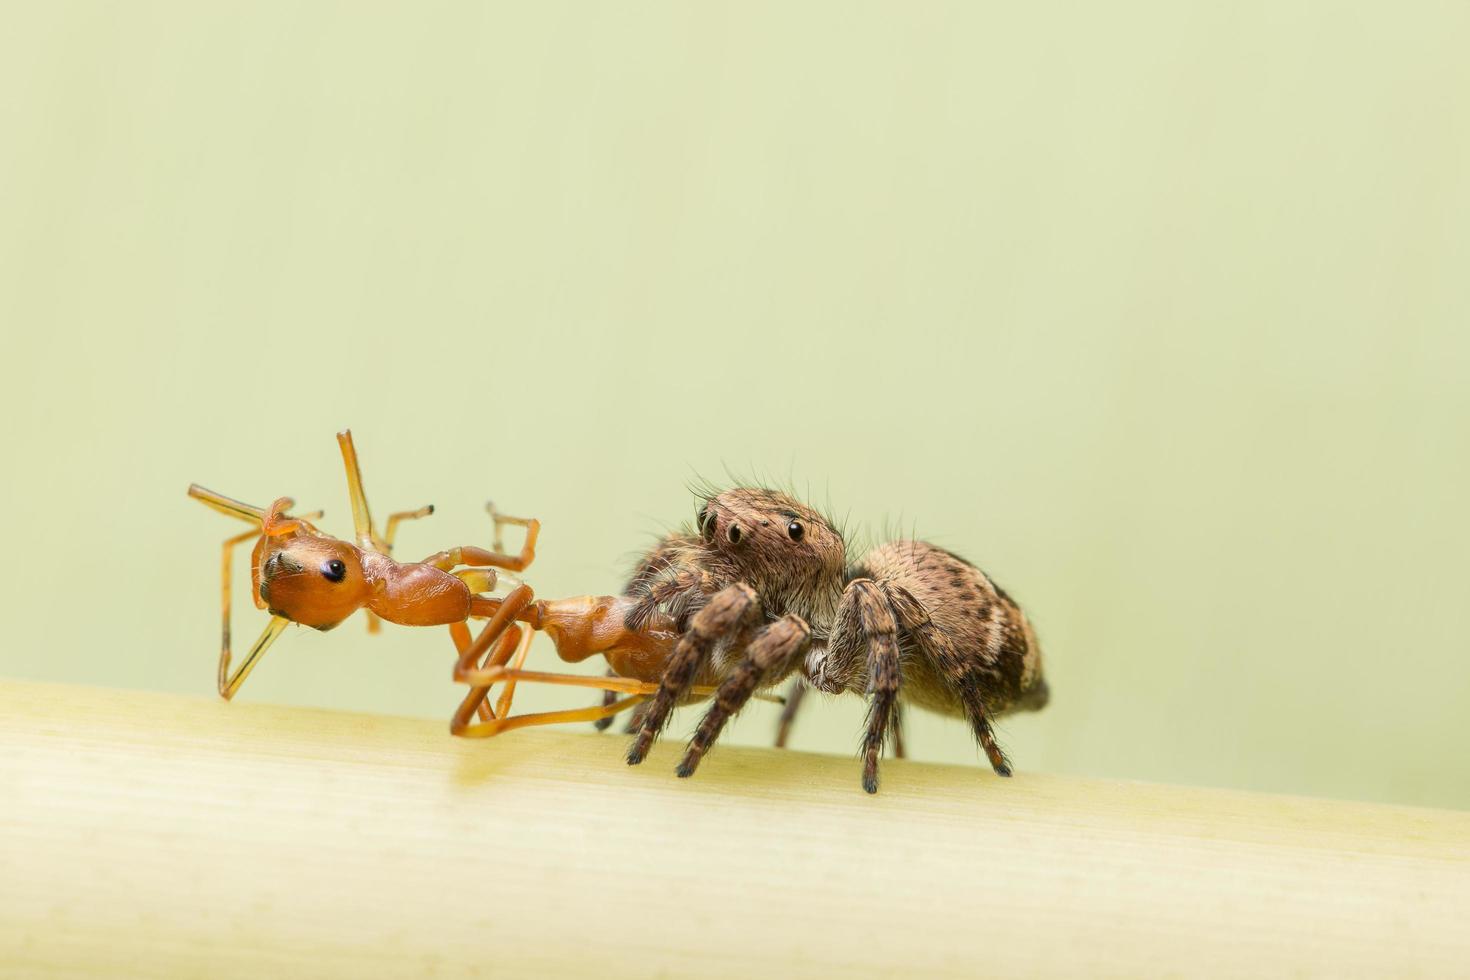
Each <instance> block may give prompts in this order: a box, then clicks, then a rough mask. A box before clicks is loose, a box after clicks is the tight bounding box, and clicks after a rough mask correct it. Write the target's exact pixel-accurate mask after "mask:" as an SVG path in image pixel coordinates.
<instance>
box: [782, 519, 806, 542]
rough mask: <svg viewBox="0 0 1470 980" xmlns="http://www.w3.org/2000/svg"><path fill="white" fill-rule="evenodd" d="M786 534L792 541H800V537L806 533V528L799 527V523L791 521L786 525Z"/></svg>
mask: <svg viewBox="0 0 1470 980" xmlns="http://www.w3.org/2000/svg"><path fill="white" fill-rule="evenodd" d="M786 533H787V534H789V535H790V536H791V540H792V541H800V540H801V536H802V535H803V534H805V533H806V528H804V527H802V526H801V522H800V521H792V522H791V523H790V524H787V525H786Z"/></svg>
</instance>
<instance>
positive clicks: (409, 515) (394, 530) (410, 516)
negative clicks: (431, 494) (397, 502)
mask: <svg viewBox="0 0 1470 980" xmlns="http://www.w3.org/2000/svg"><path fill="white" fill-rule="evenodd" d="M432 513H434V505H433V504H426V505H424V506H423V507H420V508H419V509H418V510H400V511H398V512H397V513H396V514H389V515H388V520H387V523H385V524H384V525H383V544H384V545H386V546H387V548H388V554H390V555H391V554H392V553H393V539H394V538H396V537H397V536H398V525H399V524H401V523H402V522H404V521H417V520H421V519H422V518H425V517H428V516H429V515H430V514H432Z"/></svg>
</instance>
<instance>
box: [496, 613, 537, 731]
mask: <svg viewBox="0 0 1470 980" xmlns="http://www.w3.org/2000/svg"><path fill="white" fill-rule="evenodd" d="M512 628H513V629H516V630H519V631H520V633H521V638H520V641H519V642H517V643H516V649H515V653H513V654H512V655H511V658H510V669H511V671H512V672H515V671H519V670H520V669H521V668H522V667H523V666H525V663H526V654H528V653H530V652H531V638H532V637H534V636H535V635H536V634H535V631H534V630H530V629H524V630H522V629H520V627H518V626H517V627H512ZM515 693H516V679H515V677H511V678H509V679H508V680H506V682H505V687H503V688H501V691H500V700H499V701H497V702H495V712H494V713H495V714H496V715H498V716H500V717H501V718H504V717H505V716H506V715H508V714H510V702H511V698H513V697H515Z"/></svg>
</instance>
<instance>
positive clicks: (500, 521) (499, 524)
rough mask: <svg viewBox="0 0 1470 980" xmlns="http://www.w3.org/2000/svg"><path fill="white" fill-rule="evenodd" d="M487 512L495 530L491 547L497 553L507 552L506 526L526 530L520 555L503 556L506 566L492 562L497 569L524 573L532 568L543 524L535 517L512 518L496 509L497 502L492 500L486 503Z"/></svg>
mask: <svg viewBox="0 0 1470 980" xmlns="http://www.w3.org/2000/svg"><path fill="white" fill-rule="evenodd" d="M485 512H486V513H487V514H489V515H490V523H491V525H492V527H493V528H494V532H493V537H492V538H491V539H490V546H491V547H492V548H494V549H495V550H496V551H497V552H502V553H503V552H504V551H505V540H504V538H503V537H502V536H501V529H502V528H504V527H505V525H507V524H509V525H512V526H513V527H523V528H525V529H526V539H525V540H524V541H523V542H521V550H520V553H519V554H517V555H515V556H514V557H511V556H508V555H504V554H502V556H501V557H503V558H505V559H506V562H505V563H504V564H502V563H500V562H492V564H494V565H495V567H496V568H504V569H506V570H507V571H511V572H524V571H525V570H526V569H527V568H528V567H530V564H531V562H533V561H535V560H536V538H537V537H538V536H539V535H540V534H541V522H540V521H538V520H537V519H536V518H534V517H511V516H510V515H509V514H502V513H501V512H500V511H498V510H496V509H495V502H494V501H492V500H487V501H485Z"/></svg>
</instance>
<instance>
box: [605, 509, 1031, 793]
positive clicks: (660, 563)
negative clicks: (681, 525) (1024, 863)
mask: <svg viewBox="0 0 1470 980" xmlns="http://www.w3.org/2000/svg"><path fill="white" fill-rule="evenodd" d="M623 601H624V602H626V603H628V605H627V606H626V609H627V612H626V616H625V619H624V625H625V628H626V630H627V631H628V632H629V633H631V634H639V633H646V632H647V631H648V630H649V629H650V624H651V623H653V622H655V621H657V622H660V623H665V624H672V626H673V630H674V632H675V633H676V634H678V635H679V640H678V642H677V644H676V645H674V647H673V649H672V652H671V653H669V654H668V656H667V659H666V661H665V662H664V663H663V664H662V665H661V668H662V669H661V675H660V676H659V677H658V678H657V680H658V691H657V693H656V694H654V695H653V697H652V699H651V700H650V701H648V702H647V703H646V704H644V705H642V706H641V708H642V710H641V711H640V713H639V714H638V715H637V716H635V719H634V724H633V725H632V726H631V729H632V730H633V731H634V732H636V736H635V738H634V740H633V744H632V746H631V748H630V749H629V751H628V763H629V765H637V764H638V763H640V762H642V761H643V760H644V758H645V757H646V756H647V754H648V751H649V749H650V747H651V746H652V745H653V742H654V739H655V738H657V737H658V735H659V733H660V732H661V731H662V730H663V728H664V726H665V725H666V724H667V723H668V720H669V716H670V714H671V712H672V711H673V709H674V707H675V706H676V705H678V704H681V703H685V702H686V701H688V700H691V697H690V692H691V689H692V687H693V686H694V685H696V684H698V685H718V691H717V692H716V694H715V697H714V701H713V703H712V704H711V705H710V707H709V709H708V710H707V711H706V713H705V715H704V718H703V719H702V720H701V722H700V724H699V728H698V730H697V731H696V732H695V734H694V737H693V738H692V739H691V740H690V742H689V746H688V750H687V752H686V753H685V755H684V758H683V761H682V762H680V764H679V767H678V774H679V775H680V776H690V775H693V773H694V771H695V769H696V768H697V767H698V765H699V761H700V759H701V758H703V757H704V754H705V753H706V752H707V751H709V748H710V746H711V745H712V744H713V743H714V741H715V739H716V738H717V737H718V736H719V734H720V731H721V729H722V728H723V727H724V725H725V722H726V721H727V720H729V718H730V716H731V715H733V714H734V713H735V712H737V711H739V710H740V708H741V707H743V706H744V704H745V702H746V701H747V700H749V698H750V697H751V695H752V694H753V693H755V691H756V690H757V689H760V688H765V687H769V686H772V685H775V684H777V683H779V682H780V681H782V680H783V679H785V678H787V677H789V676H791V675H793V674H796V673H798V672H799V674H800V679H799V680H798V684H800V683H802V682H805V683H808V684H810V685H811V686H813V687H815V688H817V689H818V690H820V691H824V692H827V693H839V692H842V691H851V692H853V693H855V694H859V695H865V696H866V697H867V698H868V704H869V710H868V717H867V724H866V730H865V733H864V736H863V742H862V750H863V788H864V789H866V790H867V791H868V792H869V793H873V792H876V791H877V789H878V757H879V754H880V753H881V750H882V747H883V743H884V740H885V738H886V737H887V736H888V735H889V734H890V733H893V734H895V735H896V734H897V727H898V718H899V712H898V705H899V698H900V695H901V696H902V697H903V699H904V700H905V701H906V702H912V703H913V704H916V705H918V706H920V707H924V708H928V709H930V710H933V711H938V712H942V713H944V714H950V715H956V716H959V717H963V718H966V719H967V720H968V721H969V723H970V727H971V729H972V730H973V732H974V735H975V738H976V740H977V741H978V742H979V743H980V746H981V747H982V748H983V749H984V750H985V754H986V756H987V757H988V758H989V760H990V764H991V766H992V767H993V768H994V769H995V771H996V773H998V774H999V775H1002V776H1009V775H1010V774H1011V767H1010V763H1009V762H1008V761H1007V759H1006V756H1005V753H1004V752H1003V751H1001V748H1000V747H999V746H998V745H997V744H996V741H995V736H994V734H993V732H992V731H991V719H992V718H994V717H995V716H997V715H1000V714H1003V713H1006V712H1010V711H1016V710H1036V709H1039V708H1041V707H1042V706H1044V705H1045V704H1046V701H1047V685H1046V681H1045V680H1044V679H1043V677H1042V672H1041V650H1040V647H1038V645H1037V642H1036V636H1035V633H1034V632H1033V631H1032V629H1031V624H1030V623H1029V622H1028V621H1027V619H1026V616H1025V614H1024V613H1023V612H1022V611H1021V609H1020V607H1019V606H1017V605H1016V603H1015V602H1014V601H1013V600H1012V599H1011V597H1010V596H1008V595H1006V593H1005V592H1004V591H1003V590H1002V589H1001V588H1000V587H999V586H997V585H996V584H995V583H994V582H992V581H991V580H990V579H989V578H988V577H987V576H986V575H985V573H984V572H982V571H981V570H980V569H978V568H976V567H975V566H974V565H972V564H970V563H969V562H968V561H965V560H964V559H963V558H961V557H959V556H958V555H956V554H954V553H952V552H949V551H946V550H944V549H943V548H939V547H936V546H934V545H932V544H927V543H925V542H923V541H893V542H889V543H887V544H883V545H879V546H878V547H876V548H874V549H873V550H871V551H869V552H868V553H867V554H866V555H864V556H863V557H862V558H861V560H859V561H857V562H856V563H853V564H849V563H848V561H847V550H846V546H845V544H844V542H843V538H842V535H841V533H840V532H839V531H838V530H837V529H836V528H835V527H834V526H833V525H832V523H831V522H830V521H828V520H827V519H826V518H825V517H823V516H822V515H821V514H820V513H818V512H816V511H815V510H812V509H811V508H809V507H806V506H804V505H802V504H800V503H798V502H797V501H795V500H793V499H792V498H791V497H789V496H787V495H786V494H783V493H778V492H776V491H773V490H766V489H758V488H752V487H739V488H735V489H731V490H726V491H724V492H722V493H718V494H714V495H711V496H708V497H706V498H704V505H703V506H702V507H701V508H700V509H699V513H698V517H697V521H696V525H695V527H693V528H686V529H684V530H682V531H678V532H675V533H673V534H671V535H669V536H667V537H665V538H664V539H663V540H661V541H660V542H659V543H658V544H657V545H656V546H655V547H654V548H653V549H652V550H651V551H650V552H649V553H648V554H647V555H645V556H644V558H643V559H642V561H641V562H640V563H639V565H638V568H637V570H636V572H635V573H634V575H633V577H632V579H631V580H630V581H629V582H628V584H627V586H626V588H625V589H624V593H623ZM610 662H612V663H613V666H614V668H615V669H617V667H618V664H617V662H616V661H613V660H611V658H610ZM619 672H620V673H627V671H619Z"/></svg>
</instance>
